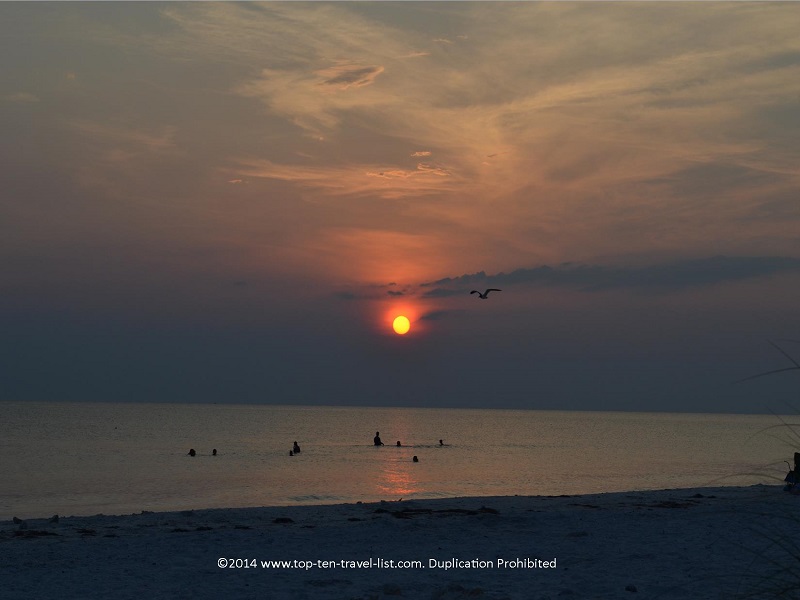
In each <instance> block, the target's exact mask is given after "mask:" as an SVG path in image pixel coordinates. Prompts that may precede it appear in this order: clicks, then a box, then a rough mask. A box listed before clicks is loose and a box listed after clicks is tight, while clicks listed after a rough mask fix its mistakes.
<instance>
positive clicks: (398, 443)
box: [397, 440, 402, 448]
mask: <svg viewBox="0 0 800 600" xmlns="http://www.w3.org/2000/svg"><path fill="white" fill-rule="evenodd" d="M400 446H402V444H401V443H400V440H397V447H398V448H399V447H400Z"/></svg>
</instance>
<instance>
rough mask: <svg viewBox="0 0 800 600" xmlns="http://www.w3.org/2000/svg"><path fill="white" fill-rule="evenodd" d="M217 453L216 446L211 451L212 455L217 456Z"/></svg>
mask: <svg viewBox="0 0 800 600" xmlns="http://www.w3.org/2000/svg"><path fill="white" fill-rule="evenodd" d="M216 455H217V449H216V448H214V449H213V450H212V451H211V456H216Z"/></svg>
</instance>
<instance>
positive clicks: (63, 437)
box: [0, 403, 798, 519]
mask: <svg viewBox="0 0 800 600" xmlns="http://www.w3.org/2000/svg"><path fill="white" fill-rule="evenodd" d="M0 410H2V416H0V461H1V462H0V482H2V483H0V519H9V518H11V517H12V516H18V517H21V518H34V517H45V516H50V515H52V514H55V513H58V514H60V515H92V514H97V513H104V514H126V513H133V512H140V511H142V510H150V511H161V510H184V509H193V508H194V509H201V508H217V507H245V506H265V505H291V504H332V503H340V502H355V501H359V500H361V501H365V502H366V501H376V500H382V499H385V500H396V499H399V498H405V499H410V498H439V497H453V496H490V495H513V494H520V495H557V494H578V493H593V492H606V491H623V490H647V489H664V488H677V487H696V486H707V485H744V484H752V483H777V481H776V479H774V478H775V477H776V476H777V477H779V478H780V479H782V478H783V475H784V474H785V472H786V465H785V464H784V463H783V462H782V461H783V460H784V459H790V457H791V456H792V452H793V451H794V448H793V445H792V443H791V442H792V436H791V432H790V431H788V430H787V428H785V427H782V426H781V419H780V418H779V417H774V416H764V415H756V416H754V415H716V414H715V415H708V414H663V413H603V412H551V411H512V410H459V409H416V408H414V409H411V408H350V407H283V406H277V407H276V406H253V405H192V404H65V403H4V404H0ZM789 420H790V419H789ZM797 420H798V419H795V420H794V422H797ZM377 430H379V431H380V432H381V438H382V439H383V441H384V443H385V444H386V446H384V447H380V448H376V447H374V446H373V445H372V438H373V436H374V435H375V431H377ZM439 439H443V440H444V442H445V446H442V447H440V446H439V445H438V441H439ZM295 440H297V442H298V443H299V444H300V446H301V448H302V453H301V454H300V455H298V456H293V457H290V456H289V450H290V449H291V447H292V442H294V441H295ZM398 440H400V441H401V442H402V444H403V446H402V447H400V448H398V447H396V446H395V445H394V444H395V443H396V442H397V441H398ZM795 445H796V444H795ZM189 448H194V449H196V451H197V456H195V457H193V458H192V457H189V456H187V452H188V450H189ZM213 448H216V449H217V450H218V455H217V456H212V455H211V453H212V449H213ZM415 455H416V456H418V457H419V462H418V463H414V462H412V457H413V456H415Z"/></svg>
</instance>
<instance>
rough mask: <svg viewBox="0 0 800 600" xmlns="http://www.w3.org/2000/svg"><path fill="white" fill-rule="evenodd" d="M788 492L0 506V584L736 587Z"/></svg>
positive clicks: (735, 590) (315, 593)
mask: <svg viewBox="0 0 800 600" xmlns="http://www.w3.org/2000/svg"><path fill="white" fill-rule="evenodd" d="M798 503H800V497H797V496H793V495H791V494H788V493H785V492H783V491H782V486H778V485H774V486H772V485H763V484H762V485H754V486H746V487H735V486H727V487H702V488H684V489H672V490H670V489H665V490H654V491H643V492H607V493H601V494H588V495H563V496H487V497H460V498H441V499H429V500H403V501H395V502H390V501H383V502H375V503H355V504H334V505H305V506H273V507H258V508H232V509H202V510H185V511H176V512H159V513H155V512H154V513H150V512H142V513H136V514H129V515H95V516H91V517H60V518H59V519H58V521H57V522H51V521H50V519H48V518H43V519H30V520H28V521H26V522H25V523H24V524H23V523H14V522H12V521H2V522H0V558H2V561H1V562H0V565H1V566H0V579H2V580H3V581H4V582H7V583H6V584H5V585H4V590H3V591H4V597H7V598H9V599H12V598H20V599H22V598H30V597H38V598H106V597H109V596H110V595H112V594H113V595H114V597H115V598H117V599H119V598H140V597H143V596H153V597H156V598H158V597H164V598H173V597H187V598H189V597H190V598H200V599H203V598H209V599H210V598H218V597H258V598H284V597H285V598H331V599H334V598H364V599H365V600H366V599H367V598H403V597H407V598H418V597H423V598H441V599H447V600H450V599H458V598H475V597H479V598H497V599H500V598H536V599H539V598H541V599H542V600H544V599H545V598H555V597H559V598H630V597H632V596H631V594H632V593H638V594H639V595H638V597H646V598H676V599H677V598H694V599H701V598H709V599H711V598H719V597H720V595H721V594H728V595H730V596H734V597H735V595H736V594H740V593H742V594H744V593H745V592H747V593H751V592H752V591H753V590H754V589H755V587H754V586H765V585H770V584H772V583H776V582H775V581H773V580H772V579H771V571H772V570H774V568H775V565H776V564H780V563H781V549H780V548H778V547H777V546H776V545H775V541H776V540H779V539H781V538H782V537H783V535H784V533H786V532H787V529H788V530H790V531H791V530H793V528H796V525H797V524H798V523H800V520H799V521H798V522H792V524H791V525H790V526H787V517H791V515H792V514H793V513H796V512H797V505H798ZM783 552H784V553H785V550H783ZM783 558H785V559H786V560H787V561H789V562H791V560H792V559H791V557H790V556H788V555H787V556H784V557H783ZM218 561H219V562H218ZM275 561H277V562H275ZM281 561H283V562H281ZM448 561H449V562H448ZM503 561H505V562H503ZM794 561H795V562H797V560H796V559H794ZM544 563H548V564H552V565H553V566H552V567H545V566H543V565H544ZM798 570H800V569H798V568H795V571H798ZM634 590H635V591H634ZM765 597H768V596H765Z"/></svg>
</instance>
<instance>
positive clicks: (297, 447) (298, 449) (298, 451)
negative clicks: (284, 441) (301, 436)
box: [292, 442, 300, 454]
mask: <svg viewBox="0 0 800 600" xmlns="http://www.w3.org/2000/svg"><path fill="white" fill-rule="evenodd" d="M292 450H294V453H295V454H300V446H298V445H297V442H295V443H294V448H292Z"/></svg>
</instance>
